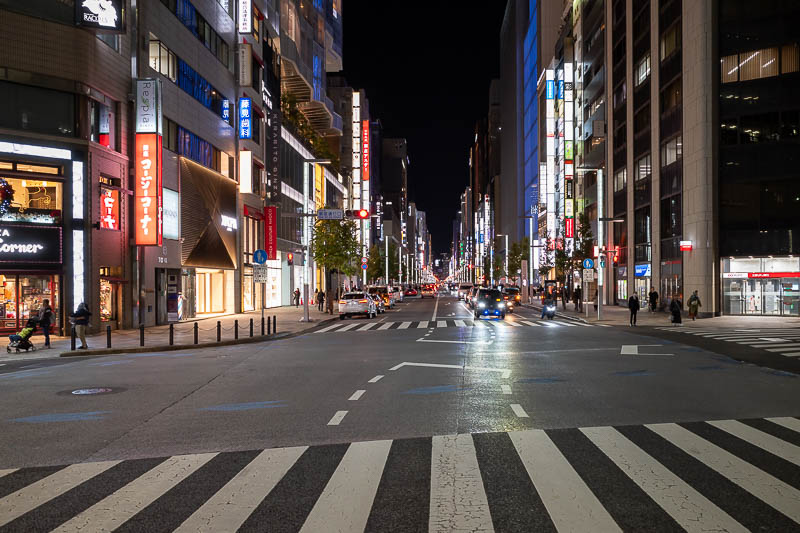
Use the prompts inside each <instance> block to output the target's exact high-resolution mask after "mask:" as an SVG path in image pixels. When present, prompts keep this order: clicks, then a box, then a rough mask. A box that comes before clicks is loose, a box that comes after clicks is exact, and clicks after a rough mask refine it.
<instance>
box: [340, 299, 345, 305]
mask: <svg viewBox="0 0 800 533" xmlns="http://www.w3.org/2000/svg"><path fill="white" fill-rule="evenodd" d="M346 303H347V302H346V301H345V300H339V305H344V304H346Z"/></svg>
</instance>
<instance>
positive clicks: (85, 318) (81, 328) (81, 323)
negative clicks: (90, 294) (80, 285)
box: [69, 302, 92, 350]
mask: <svg viewBox="0 0 800 533" xmlns="http://www.w3.org/2000/svg"><path fill="white" fill-rule="evenodd" d="M69 316H70V318H71V319H72V323H73V324H75V334H76V335H77V336H78V338H79V339H80V340H81V345H80V346H79V347H78V349H80V350H86V349H87V348H89V345H88V344H86V326H87V325H88V324H89V317H90V316H92V313H91V312H90V311H89V307H88V306H87V305H86V303H85V302H81V303H79V304H78V309H77V310H75V312H74V313H70V315H69Z"/></svg>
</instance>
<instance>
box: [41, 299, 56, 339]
mask: <svg viewBox="0 0 800 533" xmlns="http://www.w3.org/2000/svg"><path fill="white" fill-rule="evenodd" d="M52 323H53V308H52V307H50V300H47V299H45V300H42V307H40V308H39V327H40V328H42V333H44V347H45V348H49V347H50V325H51V324H52Z"/></svg>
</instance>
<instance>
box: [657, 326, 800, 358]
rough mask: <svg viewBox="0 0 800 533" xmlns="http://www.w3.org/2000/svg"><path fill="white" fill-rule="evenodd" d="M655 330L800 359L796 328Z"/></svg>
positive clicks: (799, 342)
mask: <svg viewBox="0 0 800 533" xmlns="http://www.w3.org/2000/svg"><path fill="white" fill-rule="evenodd" d="M656 329H659V330H662V331H671V332H679V333H686V334H687V335H694V336H696V337H703V338H706V339H713V340H716V341H724V342H732V343H735V344H741V345H743V346H749V347H751V348H758V349H760V350H766V351H768V352H772V353H774V354H777V355H785V356H786V357H800V330H798V329H796V328H770V329H735V330H720V329H697V328H676V327H659V328H656Z"/></svg>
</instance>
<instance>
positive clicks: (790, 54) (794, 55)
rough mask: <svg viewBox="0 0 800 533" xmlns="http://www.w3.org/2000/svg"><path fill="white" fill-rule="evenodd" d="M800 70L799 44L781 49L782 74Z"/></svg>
mask: <svg viewBox="0 0 800 533" xmlns="http://www.w3.org/2000/svg"><path fill="white" fill-rule="evenodd" d="M798 70H800V47H798V45H797V43H794V44H788V45H786V46H782V47H781V74H787V73H789V72H797V71H798Z"/></svg>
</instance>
